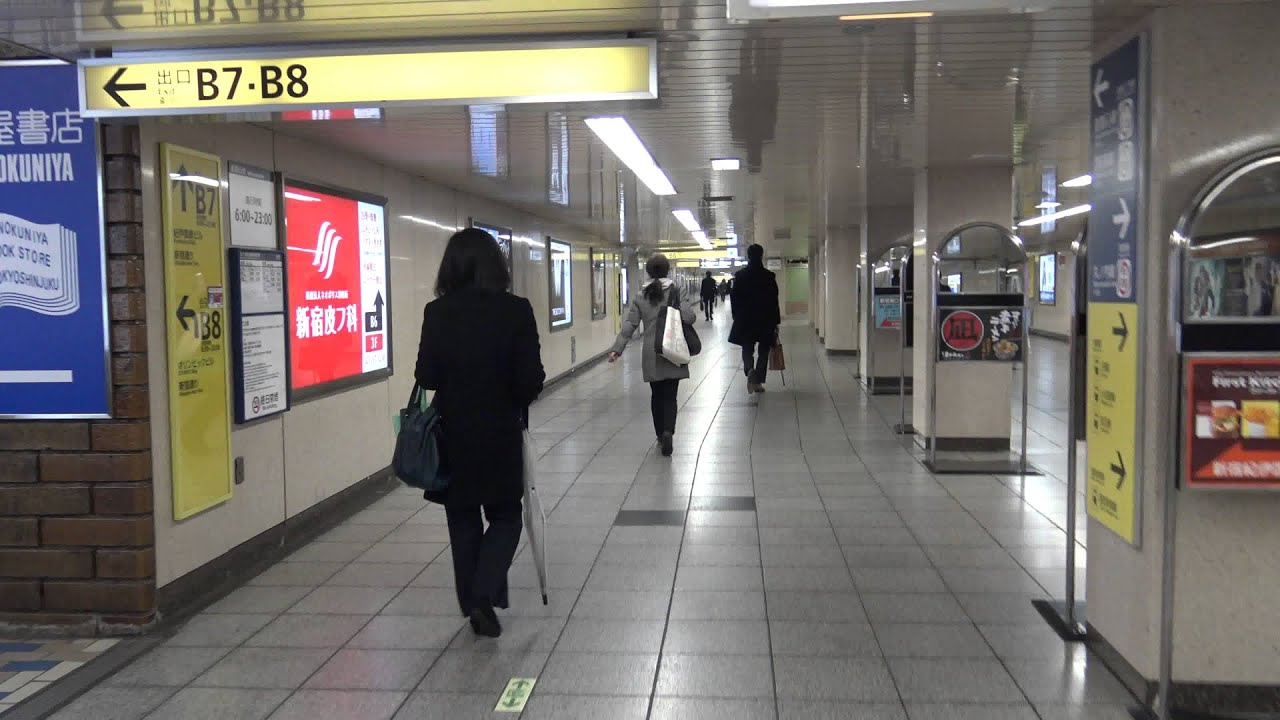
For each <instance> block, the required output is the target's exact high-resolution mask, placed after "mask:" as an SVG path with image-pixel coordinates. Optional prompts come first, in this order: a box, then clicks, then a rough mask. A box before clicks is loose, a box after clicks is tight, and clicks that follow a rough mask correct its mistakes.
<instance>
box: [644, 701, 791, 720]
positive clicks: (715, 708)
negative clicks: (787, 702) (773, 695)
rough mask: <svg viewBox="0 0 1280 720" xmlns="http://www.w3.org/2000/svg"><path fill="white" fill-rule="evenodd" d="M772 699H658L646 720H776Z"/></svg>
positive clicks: (775, 710)
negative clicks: (648, 719)
mask: <svg viewBox="0 0 1280 720" xmlns="http://www.w3.org/2000/svg"><path fill="white" fill-rule="evenodd" d="M777 717H778V714H777V709H776V707H775V703H774V701H773V700H772V699H768V700H765V699H756V700H738V699H733V700H729V699H725V698H716V699H697V698H673V697H658V698H654V699H653V710H652V712H651V713H650V714H649V718H650V720H776V718H777Z"/></svg>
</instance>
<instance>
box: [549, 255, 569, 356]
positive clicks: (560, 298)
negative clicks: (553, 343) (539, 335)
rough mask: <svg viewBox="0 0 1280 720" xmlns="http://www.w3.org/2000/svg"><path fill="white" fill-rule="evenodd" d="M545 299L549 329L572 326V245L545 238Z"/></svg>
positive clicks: (561, 328)
mask: <svg viewBox="0 0 1280 720" xmlns="http://www.w3.org/2000/svg"><path fill="white" fill-rule="evenodd" d="M547 259H548V261H549V262H547V273H548V275H547V283H548V285H547V300H548V304H549V305H550V311H551V330H552V331H553V332H554V331H557V330H565V329H567V328H569V327H572V326H573V246H572V245H570V244H569V243H566V242H561V241H559V240H556V239H554V238H550V237H548V238H547Z"/></svg>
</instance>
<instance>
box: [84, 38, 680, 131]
mask: <svg viewBox="0 0 1280 720" xmlns="http://www.w3.org/2000/svg"><path fill="white" fill-rule="evenodd" d="M656 56H657V48H656V44H655V43H654V41H652V40H615V41H595V42H576V43H541V44H522V45H514V44H507V45H478V46H447V47H441V48H435V49H424V50H416V51H399V52H397V51H382V52H378V53H373V54H370V53H369V52H366V51H365V50H364V49H362V48H357V47H351V48H348V49H346V50H337V51H332V52H330V53H315V54H301V53H281V52H272V51H255V50H249V49H246V50H233V51H224V52H216V51H199V52H190V53H182V54H170V55H150V54H139V55H136V56H133V57H128V58H121V57H116V58H110V59H101V60H96V59H91V60H82V61H80V71H81V75H82V78H83V82H82V92H83V93H84V96H83V103H82V107H83V109H84V115H86V116H89V117H112V116H138V115H189V114H201V113H224V112H262V111H273V110H284V109H289V108H291V107H342V106H360V107H381V106H388V105H398V104H399V105H429V104H472V103H484V102H495V103H499V102H500V103H520V102H580V101H600V100H640V99H644V100H648V99H653V98H656V97H657V96H658V88H657V59H656Z"/></svg>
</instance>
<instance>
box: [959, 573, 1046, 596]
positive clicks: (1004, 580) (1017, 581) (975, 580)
mask: <svg viewBox="0 0 1280 720" xmlns="http://www.w3.org/2000/svg"><path fill="white" fill-rule="evenodd" d="M942 577H943V579H944V580H946V582H947V587H948V588H950V590H951V592H954V593H1008V594H1018V593H1022V594H1025V595H1027V596H1028V597H1041V596H1042V595H1043V594H1044V588H1042V587H1040V584H1039V583H1037V582H1036V581H1035V578H1033V577H1031V576H1030V575H1028V574H1027V573H1026V571H1025V570H1023V569H1021V568H1012V569H990V568H952V569H944V570H943V571H942Z"/></svg>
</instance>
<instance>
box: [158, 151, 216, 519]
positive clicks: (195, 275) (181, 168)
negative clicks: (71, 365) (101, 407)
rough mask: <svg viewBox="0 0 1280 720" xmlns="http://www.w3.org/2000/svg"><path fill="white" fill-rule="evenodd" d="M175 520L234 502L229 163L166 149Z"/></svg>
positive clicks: (162, 172) (163, 157)
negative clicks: (226, 236)
mask: <svg viewBox="0 0 1280 720" xmlns="http://www.w3.org/2000/svg"><path fill="white" fill-rule="evenodd" d="M159 182H160V187H161V191H160V199H161V207H162V208H163V223H162V224H163V228H164V284H165V312H164V327H165V338H166V340H167V344H168V349H169V352H168V361H169V362H168V376H169V439H170V452H171V454H172V458H171V464H170V467H171V472H172V475H173V517H174V518H175V519H177V520H181V519H183V518H187V517H190V516H192V515H195V514H196V513H199V512H202V511H204V510H207V509H209V508H211V507H213V506H214V505H217V504H219V503H222V502H225V501H226V500H228V499H229V498H230V497H231V395H230V392H229V388H228V383H227V332H228V330H227V318H226V304H225V302H226V299H225V291H224V290H225V286H224V282H223V274H224V264H223V257H224V253H223V239H222V187H221V185H222V161H221V160H219V159H218V158H217V157H216V156H213V155H207V154H205V153H201V152H196V151H194V150H187V149H184V148H180V147H177V146H175V145H169V144H163V145H161V146H160V178H159Z"/></svg>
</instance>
